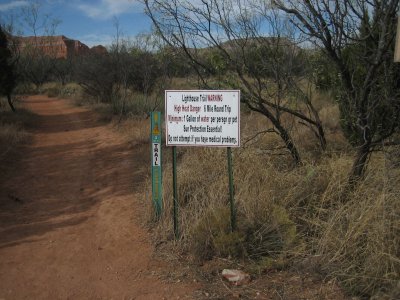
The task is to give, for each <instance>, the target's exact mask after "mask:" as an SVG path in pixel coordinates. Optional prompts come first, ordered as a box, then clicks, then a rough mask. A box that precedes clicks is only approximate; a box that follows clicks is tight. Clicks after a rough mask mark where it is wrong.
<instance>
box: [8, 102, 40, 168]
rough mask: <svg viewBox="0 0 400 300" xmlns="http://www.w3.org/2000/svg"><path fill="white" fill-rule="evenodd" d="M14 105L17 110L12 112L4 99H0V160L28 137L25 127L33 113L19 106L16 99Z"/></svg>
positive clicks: (31, 119)
mask: <svg viewBox="0 0 400 300" xmlns="http://www.w3.org/2000/svg"><path fill="white" fill-rule="evenodd" d="M15 106H16V108H17V112H16V113H13V112H12V111H11V110H10V108H9V107H8V105H7V102H6V100H5V99H4V98H1V99H0V161H1V160H4V159H5V158H6V157H7V155H9V154H10V153H11V152H12V151H13V149H15V148H16V147H18V146H19V145H21V144H24V143H26V142H28V141H29V138H30V134H29V132H28V131H27V127H29V124H31V123H32V122H33V119H34V114H32V113H31V112H30V111H28V110H25V109H24V108H21V107H20V105H19V103H18V101H16V103H15Z"/></svg>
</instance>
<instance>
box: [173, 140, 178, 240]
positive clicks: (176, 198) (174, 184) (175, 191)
mask: <svg viewBox="0 0 400 300" xmlns="http://www.w3.org/2000/svg"><path fill="white" fill-rule="evenodd" d="M176 178H177V176H176V146H173V147H172V185H173V190H174V191H173V192H174V234H175V239H178V238H179V224H178V187H177V179H176Z"/></svg>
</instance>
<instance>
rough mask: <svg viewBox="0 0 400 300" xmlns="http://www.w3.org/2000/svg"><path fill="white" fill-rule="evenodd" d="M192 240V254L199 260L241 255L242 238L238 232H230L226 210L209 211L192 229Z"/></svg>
mask: <svg viewBox="0 0 400 300" xmlns="http://www.w3.org/2000/svg"><path fill="white" fill-rule="evenodd" d="M192 239H193V250H194V253H195V254H196V256H197V257H199V258H200V259H210V258H212V257H213V256H214V255H221V256H224V257H227V256H233V257H238V256H240V255H242V254H243V250H244V249H243V241H244V237H243V236H242V235H241V234H240V233H239V232H233V233H232V232H231V229H230V212H229V209H228V208H217V209H212V210H209V211H208V213H207V214H206V215H205V216H204V218H203V219H201V220H200V221H199V222H198V224H197V225H196V226H195V227H194V229H193V232H192Z"/></svg>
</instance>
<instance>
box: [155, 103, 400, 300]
mask: <svg viewBox="0 0 400 300" xmlns="http://www.w3.org/2000/svg"><path fill="white" fill-rule="evenodd" d="M324 109H325V110H326V112H325V113H326V119H325V120H324V122H325V123H326V124H327V125H326V127H327V128H328V130H327V138H328V142H329V145H330V146H329V151H327V152H326V153H318V155H317V154H316V151H317V150H316V149H311V148H310V147H311V146H310V145H311V144H312V143H310V139H312V136H311V135H310V134H309V132H307V131H304V130H303V129H299V130H298V132H297V133H296V138H297V140H298V144H299V145H300V147H301V150H302V152H303V153H305V154H304V155H303V157H304V163H303V165H302V166H300V167H293V166H291V165H290V163H288V162H290V158H289V156H288V155H287V153H285V152H282V150H281V149H280V147H277V146H279V140H277V138H276V137H275V136H273V135H264V136H260V137H257V139H256V140H250V141H249V142H248V143H247V144H246V145H245V146H244V147H242V148H240V149H235V150H234V152H233V155H234V180H235V189H236V202H237V211H238V212H237V214H238V216H237V220H238V229H237V231H235V232H233V233H232V232H231V231H230V226H229V205H228V182H227V177H228V176H227V166H226V165H227V162H226V152H225V150H224V149H209V148H196V149H195V148H180V149H179V154H178V157H179V159H178V185H179V222H180V231H181V240H180V243H179V247H180V249H181V251H183V252H189V253H192V254H194V256H195V258H196V260H199V261H203V262H204V261H207V260H209V259H213V258H215V257H222V258H234V259H237V260H239V261H245V265H246V266H247V269H248V271H250V272H252V273H253V274H257V273H258V274H260V273H264V272H269V271H271V270H276V269H278V270H279V269H288V268H290V269H293V268H294V269H296V270H301V271H303V272H304V271H310V272H313V273H318V274H322V275H323V277H325V278H330V279H333V280H337V281H338V282H340V283H341V285H342V286H343V287H344V288H345V289H346V290H347V291H348V293H349V294H352V295H359V296H365V297H375V298H376V299H395V298H396V297H398V296H399V293H400V286H399V285H398V282H399V274H400V252H399V245H400V218H399V216H400V202H399V201H398V199H400V188H399V187H400V169H399V164H398V159H396V158H394V159H393V157H396V156H395V155H392V157H390V155H389V154H388V153H390V152H393V153H395V149H387V150H388V151H387V152H386V153H383V152H382V153H375V154H373V156H372V158H371V161H370V164H369V169H368V172H367V175H366V178H365V180H364V181H363V182H362V183H361V184H360V185H359V186H358V187H357V188H356V189H355V190H354V191H353V192H352V193H351V195H350V197H346V198H345V197H343V194H344V193H343V192H344V190H345V188H346V185H347V175H348V173H349V171H350V168H351V164H352V161H353V152H352V151H351V150H350V149H349V147H348V145H347V143H346V142H345V140H344V139H343V137H342V135H341V133H340V131H339V127H338V125H337V123H336V121H335V118H336V119H337V121H338V118H337V117H336V116H337V115H335V107H333V106H332V107H330V108H329V107H328V108H324ZM328 116H329V117H330V119H328V118H327V117H328ZM242 120H243V122H242V127H243V128H242V132H243V133H244V134H243V139H244V140H246V138H247V137H249V136H251V135H253V133H254V130H258V129H261V128H263V127H264V128H265V127H267V126H266V125H268V124H264V123H265V120H263V119H260V118H258V117H255V116H254V115H248V116H247V117H243V118H242ZM329 122H330V123H331V124H329ZM252 132H253V133H252ZM302 141H303V142H302ZM242 144H245V143H242ZM165 158H166V159H165ZM168 158H169V155H168V154H166V155H164V162H165V164H164V171H163V180H164V181H163V185H164V187H163V192H164V195H163V197H164V208H165V212H164V214H163V216H162V218H161V220H160V221H159V222H151V226H152V227H153V228H154V235H155V240H156V241H157V242H158V243H172V244H174V243H175V242H174V241H173V234H172V233H173V221H172V198H173V197H172V175H171V174H172V170H171V163H170V161H169V160H168ZM396 161H397V163H396ZM148 189H150V185H148ZM152 213H153V210H152V207H151V205H150V204H149V206H148V214H149V219H151V220H152V219H154V216H153V215H152Z"/></svg>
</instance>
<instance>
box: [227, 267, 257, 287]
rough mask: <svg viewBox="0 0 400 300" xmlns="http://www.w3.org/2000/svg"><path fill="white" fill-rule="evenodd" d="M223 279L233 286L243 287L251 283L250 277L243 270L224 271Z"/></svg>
mask: <svg viewBox="0 0 400 300" xmlns="http://www.w3.org/2000/svg"><path fill="white" fill-rule="evenodd" d="M222 277H223V278H224V279H226V280H228V281H229V282H230V283H231V284H233V285H243V284H247V283H249V282H250V280H251V278H250V275H249V274H247V273H245V272H243V271H241V270H230V269H224V270H223V271H222Z"/></svg>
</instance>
